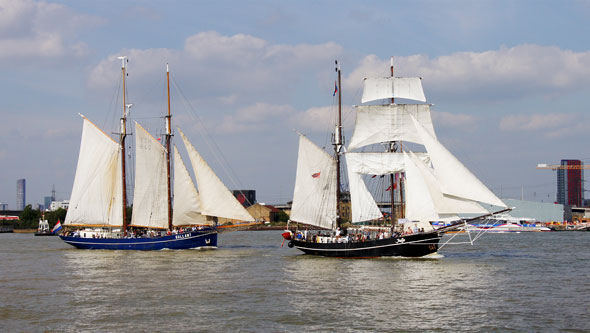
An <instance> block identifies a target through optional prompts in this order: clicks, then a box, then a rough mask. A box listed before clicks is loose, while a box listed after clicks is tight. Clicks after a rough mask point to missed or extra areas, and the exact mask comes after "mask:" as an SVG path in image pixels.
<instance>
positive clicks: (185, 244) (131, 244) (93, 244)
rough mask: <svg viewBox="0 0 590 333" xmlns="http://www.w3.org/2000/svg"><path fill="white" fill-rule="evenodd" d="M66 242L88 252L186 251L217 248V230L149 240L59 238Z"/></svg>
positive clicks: (150, 238)
mask: <svg viewBox="0 0 590 333" xmlns="http://www.w3.org/2000/svg"><path fill="white" fill-rule="evenodd" d="M59 237H60V238H61V239H62V240H63V241H64V242H66V243H68V244H70V245H72V246H74V247H77V248H79V249H86V250H141V251H151V250H163V249H170V250H184V249H194V248H216V247H217V230H215V229H205V230H198V231H189V232H185V233H182V234H177V235H170V236H160V237H149V238H83V237H72V236H59Z"/></svg>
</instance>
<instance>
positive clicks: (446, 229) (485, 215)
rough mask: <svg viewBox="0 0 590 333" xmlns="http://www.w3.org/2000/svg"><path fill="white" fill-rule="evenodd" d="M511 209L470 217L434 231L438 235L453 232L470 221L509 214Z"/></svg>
mask: <svg viewBox="0 0 590 333" xmlns="http://www.w3.org/2000/svg"><path fill="white" fill-rule="evenodd" d="M513 209H514V207H512V208H505V209H502V210H499V211H496V212H492V213H488V214H484V215H480V216H476V217H472V218H470V219H467V220H462V221H460V222H456V223H453V224H451V225H448V226H446V227H442V228H438V229H436V231H438V232H439V233H440V232H448V231H451V230H455V229H457V228H460V227H461V226H463V225H465V223H469V222H471V221H475V220H479V219H481V218H484V217H488V216H492V215H496V214H500V213H504V212H509V211H511V210H513Z"/></svg>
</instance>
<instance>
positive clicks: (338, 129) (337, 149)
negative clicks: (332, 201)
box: [334, 60, 342, 228]
mask: <svg viewBox="0 0 590 333" xmlns="http://www.w3.org/2000/svg"><path fill="white" fill-rule="evenodd" d="M336 72H337V73H338V85H337V86H336V89H338V127H336V133H334V157H335V158H336V228H339V227H340V225H341V223H342V217H341V211H340V196H341V193H340V147H341V145H342V86H341V84H340V83H341V81H340V65H338V60H336Z"/></svg>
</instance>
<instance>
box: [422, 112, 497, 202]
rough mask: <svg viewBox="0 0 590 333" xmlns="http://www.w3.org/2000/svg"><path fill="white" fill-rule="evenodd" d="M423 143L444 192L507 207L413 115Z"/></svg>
mask: <svg viewBox="0 0 590 333" xmlns="http://www.w3.org/2000/svg"><path fill="white" fill-rule="evenodd" d="M411 118H412V121H413V122H414V126H415V127H416V131H417V133H418V135H420V137H421V139H422V143H423V144H424V146H425V147H426V150H427V151H428V154H429V155H430V158H431V160H432V164H433V166H434V170H435V175H436V178H437V179H438V180H439V182H440V183H441V185H442V190H443V193H445V194H448V195H452V196H456V197H459V198H463V199H467V200H473V201H478V202H484V203H488V204H490V205H495V206H499V207H506V205H505V204H504V203H503V202H502V200H500V199H498V197H496V195H495V194H494V193H492V191H490V190H489V189H488V188H487V187H486V186H485V185H484V184H483V183H482V182H481V181H480V180H479V179H477V177H475V176H474V175H473V174H472V173H471V171H469V170H468V169H467V168H466V167H465V166H464V165H463V163H461V162H460V161H459V160H458V159H457V158H456V157H455V156H453V154H451V153H450V152H449V151H448V150H447V149H446V148H445V147H444V146H443V145H442V144H441V143H440V142H438V140H436V139H435V138H434V137H432V136H431V135H430V134H429V133H428V132H427V130H426V129H425V128H424V126H422V125H420V123H419V122H418V120H416V118H414V117H411Z"/></svg>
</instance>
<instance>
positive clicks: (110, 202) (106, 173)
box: [64, 116, 123, 226]
mask: <svg viewBox="0 0 590 333" xmlns="http://www.w3.org/2000/svg"><path fill="white" fill-rule="evenodd" d="M82 117H83V118H84V125H83V128H82V140H81V143H80V154H79V155H78V164H77V167H76V176H75V177H74V186H73V188H72V195H71V196H70V207H69V209H68V212H67V215H66V219H65V221H64V224H66V225H101V226H121V225H123V217H122V216H123V214H122V210H121V209H120V207H121V203H120V202H119V203H118V204H117V202H114V201H115V200H116V199H121V193H122V189H121V181H120V180H118V179H117V177H120V175H121V161H120V149H119V144H118V143H116V142H115V141H113V140H112V139H111V138H110V137H109V136H108V135H107V134H105V133H104V132H103V131H101V130H100V129H99V128H98V127H96V125H94V124H93V123H92V122H90V120H88V119H86V117H84V116H82ZM119 201H120V200H119ZM117 207H118V208H119V209H118V211H115V210H114V209H115V208H117Z"/></svg>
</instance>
